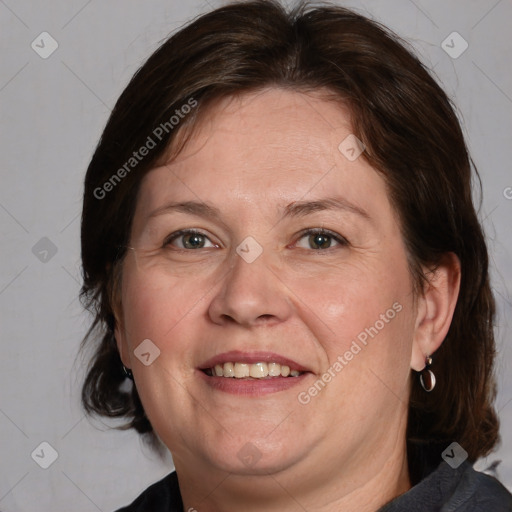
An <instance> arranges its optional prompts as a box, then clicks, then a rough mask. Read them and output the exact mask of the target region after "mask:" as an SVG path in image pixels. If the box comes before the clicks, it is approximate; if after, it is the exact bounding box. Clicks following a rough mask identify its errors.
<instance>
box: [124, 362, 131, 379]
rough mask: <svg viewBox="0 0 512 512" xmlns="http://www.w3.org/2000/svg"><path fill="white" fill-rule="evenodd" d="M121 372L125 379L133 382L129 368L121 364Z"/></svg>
mask: <svg viewBox="0 0 512 512" xmlns="http://www.w3.org/2000/svg"><path fill="white" fill-rule="evenodd" d="M123 372H124V374H125V376H126V378H127V379H130V380H133V373H132V371H131V370H130V368H126V366H125V365H124V364H123Z"/></svg>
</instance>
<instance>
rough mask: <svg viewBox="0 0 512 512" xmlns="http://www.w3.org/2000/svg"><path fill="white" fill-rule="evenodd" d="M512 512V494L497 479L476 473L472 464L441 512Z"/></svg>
mask: <svg viewBox="0 0 512 512" xmlns="http://www.w3.org/2000/svg"><path fill="white" fill-rule="evenodd" d="M455 511H457V512H481V511H485V512H489V511H492V512H511V511H512V494H510V492H509V491H508V490H507V489H506V488H505V487H504V486H503V485H502V484H501V483H500V482H499V481H498V480H496V478H494V477H492V476H489V475H487V474H485V473H480V472H479V471H476V470H475V469H474V468H473V467H472V465H471V464H467V467H466V468H465V470H464V471H463V472H462V474H461V476H460V480H459V482H458V485H457V487H456V488H455V489H454V491H453V494H452V495H451V496H450V499H449V500H448V501H447V503H446V504H445V505H444V506H443V508H442V509H441V512H455Z"/></svg>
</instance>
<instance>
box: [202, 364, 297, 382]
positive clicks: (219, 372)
mask: <svg viewBox="0 0 512 512" xmlns="http://www.w3.org/2000/svg"><path fill="white" fill-rule="evenodd" d="M204 372H205V373H206V375H208V376H209V377H228V378H235V379H247V378H252V379H269V378H274V377H299V376H300V375H301V374H302V373H303V372H300V371H298V370H292V369H290V367H289V366H287V365H284V364H283V365H281V364H279V363H275V362H270V363H267V362H258V363H242V362H226V363H224V364H216V365H215V366H213V367H212V368H207V369H206V370H204Z"/></svg>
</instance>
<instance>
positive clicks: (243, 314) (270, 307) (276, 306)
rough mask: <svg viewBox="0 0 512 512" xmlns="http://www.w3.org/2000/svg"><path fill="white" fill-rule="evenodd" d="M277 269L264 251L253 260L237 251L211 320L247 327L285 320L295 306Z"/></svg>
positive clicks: (211, 309) (212, 308)
mask: <svg viewBox="0 0 512 512" xmlns="http://www.w3.org/2000/svg"><path fill="white" fill-rule="evenodd" d="M278 272H279V271H278V270H277V269H273V268H272V267H271V266H270V264H269V262H268V261H267V258H266V257H265V251H264V252H263V254H261V255H260V256H259V258H257V259H256V260H255V261H253V262H252V263H248V262H247V261H245V260H244V259H243V258H241V257H240V256H239V255H238V254H234V255H233V260H232V265H231V267H230V270H229V271H228V272H227V274H225V275H224V278H223V282H222V285H221V287H220V288H219V290H218V292H217V293H216V294H215V295H214V296H213V299H212V301H211V303H210V306H209V310H208V313H209V316H210V318H211V320H212V321H213V322H215V323H216V324H219V325H226V324H229V323H236V324H239V325H243V326H245V327H252V326H257V325H272V324H277V323H279V322H283V321H285V320H286V319H287V318H289V317H290V315H291V313H292V307H293V306H292V302H291V301H290V300H289V297H288V295H287V288H286V286H285V285H284V283H283V282H282V281H281V280H280V279H279V278H278V277H277V275H278Z"/></svg>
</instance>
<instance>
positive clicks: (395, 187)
mask: <svg viewBox="0 0 512 512" xmlns="http://www.w3.org/2000/svg"><path fill="white" fill-rule="evenodd" d="M273 86H275V87H282V88H288V89H291V90H300V91H315V90H319V89H327V90H329V91H331V92H332V93H333V96H334V97H336V98H338V99H339V100H340V101H341V102H343V103H344V104H345V105H347V106H348V107H349V108H350V110H351V113H352V114H353V116H352V117H353V131H354V133H355V134H356V135H357V136H358V137H359V139H361V140H362V141H363V142H364V144H365V145H366V148H367V150H366V151H365V152H364V157H365V158H367V159H368V161H369V163H370V164H371V165H373V166H374V168H375V169H376V170H377V171H378V172H380V173H381V174H382V175H383V177H384V179H385V180H386V183H387V185H388V190H389V194H390V198H391V200H392V202H393V205H394V207H395V209H396V211H397V212H398V214H399V217H400V219H401V224H402V232H403V238H404V241H405V244H406V247H407V251H408V256H409V259H410V267H411V272H412V275H413V276H414V282H415V285H416V291H417V292H418V293H421V290H422V289H423V285H424V279H425V276H424V274H423V272H422V271H421V265H426V266H429V267H431V268H432V267H435V265H436V264H438V263H439V261H440V258H441V257H442V255H443V254H444V253H446V252H453V253H455V254H456V255H457V256H458V257H459V259H460V263H461V274H462V281H461V288H460V296H459V299H458V302H457V306H456V309H455V313H454V317H453V321H452V324H451V327H450V330H449V332H448V334H447V336H446V339H445V341H444V342H443V344H442V345H441V347H440V349H439V350H438V351H437V352H436V354H435V356H434V364H433V367H432V369H433V371H434V372H435V374H436V376H437V380H438V386H437V388H436V389H434V391H433V392H432V393H425V392H424V391H423V390H422V389H421V387H420V385H419V383H418V379H417V378H413V379H411V400H410V408H409V422H408V455H409V464H410V468H411V478H412V480H413V481H415V480H417V478H418V475H419V472H420V467H421V466H423V465H424V464H436V463H438V462H439V461H440V454H441V452H442V450H443V449H444V448H445V447H446V446H447V445H448V444H449V443H450V442H452V441H457V442H458V443H459V444H460V445H461V446H462V447H463V448H464V449H465V450H466V451H467V452H468V454H469V459H470V460H471V461H474V460H476V459H477V458H478V457H480V456H484V455H486V454H487V453H489V452H490V450H491V449H492V448H493V446H494V445H495V444H496V442H497V440H498V420H497V417H496V414H495V411H494V409H493V401H494V397H495V383H494V379H493V373H492V372H493V360H494V356H495V345H494V334H493V318H494V307H495V306H494V299H493V296H492V293H491V289H490V285H489V276H488V255H487V248H486V244H485V240H484V236H483V233H482V229H481V226H480V224H479V221H478V219H477V215H476V212H475V208H474V206H473V202H472V196H471V181H472V172H471V160H470V158H469V155H468V152H467V148H466V145H465V142H464V138H463V134H462V131H461V128H460V126H459V123H458V120H457V117H456V114H455V113H454V109H453V108H452V106H451V102H450V100H449V98H448V97H447V96H446V94H445V93H444V92H443V90H442V89H441V88H440V87H439V86H438V85H437V83H436V82H435V80H434V79H433V78H432V77H431V76H430V74H429V73H428V72H427V70H426V69H425V67H424V66H423V65H422V64H421V62H420V61H419V60H418V59H417V58H416V57H415V56H414V55H413V54H412V52H411V51H410V50H408V49H407V45H406V43H404V42H403V41H401V40H400V39H399V38H398V36H396V35H395V34H393V33H391V32H390V31H389V30H387V29H386V28H384V27H382V26H381V25H379V24H378V23H376V22H374V21H371V20H369V19H367V18H366V17H363V16H361V15H359V14H356V13H354V12H353V11H350V10H347V9H344V8H341V7H338V6H333V5H322V6H314V7H313V6H310V5H307V4H302V5H300V6H298V7H296V8H295V9H293V10H292V11H290V12H287V11H286V10H285V9H284V8H283V7H281V6H280V5H279V4H278V3H277V2H273V1H263V0H262V1H249V2H237V3H234V4H230V5H228V6H225V7H222V8H219V9H216V10H214V11H212V12H210V13H207V14H205V15H202V16H200V17H199V18H197V19H196V20H195V21H193V22H192V23H191V24H189V25H188V26H186V27H185V28H183V29H181V30H180V31H179V32H177V33H176V34H175V35H173V36H172V37H170V38H169V39H168V40H166V41H165V42H164V43H163V44H162V45H161V47H160V48H159V49H158V50H157V51H156V52H155V53H154V54H153V55H151V57H150V58H149V59H148V60H147V62H146V63H145V64H144V65H143V66H142V67H141V68H140V69H139V71H137V73H136V74H135V76H134V77H133V78H132V80H131V81H130V83H129V84H128V86H127V87H126V89H125V90H124V92H123V93H122V95H121V96H120V98H119V100H118V102H117V104H116V106H115V108H114V110H113V112H112V115H111V116H110V119H109V120H108V123H107V125H106V127H105V130H104V132H103V135H102V137H101V140H100V142H99V144H98V147H97V148H96V151H95V153H94V156H93V158H92V161H91V163H90V165H89V168H88V170H87V176H86V178H85V191H84V204H83V215H82V261H83V278H84V284H83V288H82V292H81V296H82V299H83V300H84V302H85V304H86V305H87V307H89V308H90V309H92V310H93V313H94V315H95V318H94V323H93V325H92V327H91V329H90V331H89V333H88V334H87V336H86V338H85V340H84V343H85V342H86V341H87V340H88V339H91V341H92V340H93V339H96V340H97V343H98V344H97V346H96V349H95V350H96V351H95V354H94V356H93V358H92V361H91V364H90V367H89V370H88V374H87V377H86V380H85V383H84V386H83V390H82V401H83V405H84V406H85V409H86V410H87V411H88V412H89V413H90V412H95V413H98V414H101V415H106V416H110V417H126V418H128V419H129V422H128V423H127V425H126V426H125V427H126V428H129V427H133V428H135V429H136V430H137V431H138V432H140V433H144V432H151V431H152V427H151V425H150V423H149V421H148V420H147V418H146V416H145V414H144V410H143V407H142V404H141V402H140V400H139V397H138V394H137V390H136V388H135V386H134V387H133V390H132V391H131V392H130V393H126V392H125V391H123V390H122V389H120V385H121V383H122V382H123V380H124V378H125V375H124V373H123V370H122V366H121V361H120V358H119V354H118V351H117V347H116V343H115V339H114V336H113V327H114V322H115V320H114V316H113V308H112V300H111V299H112V290H113V286H114V281H115V279H114V278H115V275H116V271H115V269H118V268H119V262H120V261H122V259H123V256H124V249H123V247H125V246H126V245H127V244H128V242H129V234H130V228H131V221H132V217H133V213H134V209H135V203H136V199H137V192H138V189H139V185H140V182H141V180H142V178H143V176H144V175H145V174H146V173H147V172H148V171H149V170H150V169H151V168H152V166H154V164H155V162H156V161H157V160H158V158H161V157H162V156H163V155H164V154H165V151H166V150H167V149H168V148H169V145H170V143H171V142H172V141H173V140H175V136H176V133H178V131H182V130H183V128H184V127H185V126H193V125H194V122H195V120H196V119H198V118H199V117H200V115H201V112H202V111H204V109H205V107H206V105H207V103H209V102H212V101H213V100H215V99H219V98H222V97H226V96H230V95H235V94H243V93H244V92H248V91H253V90H256V89H259V88H263V87H273ZM193 102H194V103H195V105H194V106H197V107H196V108H194V109H193V111H192V112H190V113H189V114H187V115H186V116H180V119H181V118H182V117H184V119H183V120H180V122H179V125H177V126H176V128H174V126H173V125H172V123H170V122H169V120H170V119H171V117H172V116H173V115H177V114H178V112H177V111H178V110H179V111H180V112H182V113H183V110H182V109H183V105H186V104H189V105H192V103H193ZM165 123H167V124H165ZM163 126H165V127H166V129H165V130H164V129H162V127H163ZM157 127H161V129H160V131H159V132H158V133H159V134H160V135H161V137H160V138H158V137H156V136H153V137H152V139H154V140H153V142H154V143H155V147H153V148H152V149H151V150H150V151H149V153H148V154H147V155H146V156H145V157H144V158H141V159H140V161H139V160H137V161H136V162H135V161H131V160H130V158H133V152H134V151H137V150H138V148H140V147H142V146H143V145H145V144H147V140H148V137H149V136H151V134H153V135H154V133H155V129H156V128H157ZM156 139H158V140H156ZM127 162H131V164H134V165H133V166H132V165H131V164H130V166H129V167H128V166H127V165H126V163H127ZM121 169H124V170H125V172H120V170H121ZM115 174H116V175H117V177H120V175H122V179H119V180H117V178H116V179H115V180H113V178H114V175H115ZM474 177H477V178H478V173H477V171H476V169H475V171H474ZM107 182H108V183H110V186H108V185H107V186H106V185H105V184H106V183H107ZM107 191H108V193H107ZM117 273H118V272H117Z"/></svg>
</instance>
